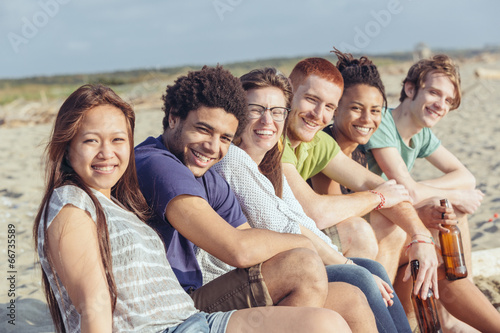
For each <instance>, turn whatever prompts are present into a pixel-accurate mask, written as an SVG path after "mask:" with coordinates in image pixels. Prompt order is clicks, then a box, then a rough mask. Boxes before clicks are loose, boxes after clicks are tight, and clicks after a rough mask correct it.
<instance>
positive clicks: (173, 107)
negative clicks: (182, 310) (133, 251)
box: [135, 66, 328, 312]
mask: <svg viewBox="0 0 500 333" xmlns="http://www.w3.org/2000/svg"><path fill="white" fill-rule="evenodd" d="M163 100H164V111H165V118H164V119H163V127H164V132H163V134H162V135H160V136H158V137H157V138H153V137H149V138H148V139H146V140H145V141H144V142H143V143H141V144H139V145H138V146H137V147H136V149H135V151H136V155H135V156H136V163H137V173H138V176H139V183H140V187H141V191H142V192H143V194H144V196H145V197H146V200H147V201H148V204H149V205H150V207H151V208H152V219H151V220H150V224H151V225H152V226H153V227H154V228H155V229H156V230H157V231H158V232H159V234H160V235H161V236H162V238H163V240H164V242H165V247H166V250H167V257H168V259H169V261H170V264H171V266H172V268H173V270H174V272H175V274H176V276H177V278H178V280H179V282H180V283H181V285H182V287H183V288H184V289H185V290H186V292H188V293H189V294H190V295H191V297H192V298H193V299H194V301H195V305H196V307H197V308H198V309H200V310H202V311H205V312H214V311H228V310H234V309H241V308H247V307H256V306H266V305H291V306H315V307H323V305H324V304H325V301H326V296H327V294H328V283H327V280H326V275H325V269H324V267H323V266H322V262H321V260H320V259H319V256H318V255H317V253H316V252H315V250H314V247H313V246H312V244H311V243H310V241H309V240H308V239H307V238H305V237H304V236H302V235H292V234H280V233H275V232H272V231H268V230H262V229H251V228H250V227H249V225H248V223H247V222H246V218H245V216H244V215H243V213H242V211H241V208H240V206H239V204H238V201H237V199H236V197H235V195H234V193H233V192H232V191H231V189H230V188H229V185H228V184H227V183H226V181H225V180H224V179H223V178H222V177H221V176H219V175H218V174H217V173H216V172H215V171H213V170H211V167H212V166H213V165H214V164H215V163H217V162H218V161H219V160H220V159H222V158H223V157H224V155H225V154H226V152H227V150H228V148H229V145H230V143H231V141H232V139H233V138H234V136H235V135H236V133H237V132H238V129H239V128H243V127H244V125H245V114H244V112H245V110H246V98H245V92H244V90H243V88H242V86H241V83H240V81H239V80H238V79H237V78H236V77H234V76H233V75H232V74H231V73H230V72H229V71H227V70H225V69H223V68H222V67H220V66H217V67H206V66H205V67H203V69H201V70H199V71H194V72H190V73H189V74H187V75H185V76H181V77H179V78H178V79H177V80H176V81H175V84H174V85H172V86H169V87H168V88H167V91H166V94H165V95H164V96H163ZM242 126H243V127H242ZM212 255H213V256H212ZM202 260H221V261H223V262H224V263H226V264H227V265H228V266H227V267H228V269H227V270H224V271H223V272H220V275H221V276H219V277H218V278H216V279H215V280H213V281H211V282H209V283H208V284H205V283H207V281H203V274H202V270H201V268H200V266H202V262H201V261H202ZM234 267H236V269H235V268H234Z"/></svg>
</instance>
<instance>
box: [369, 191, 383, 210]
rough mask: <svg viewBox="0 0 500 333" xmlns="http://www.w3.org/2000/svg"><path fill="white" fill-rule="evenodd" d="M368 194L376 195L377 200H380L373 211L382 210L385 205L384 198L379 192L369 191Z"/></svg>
mask: <svg viewBox="0 0 500 333" xmlns="http://www.w3.org/2000/svg"><path fill="white" fill-rule="evenodd" d="M369 192H371V193H373V194H376V195H378V196H379V198H380V203H379V204H378V206H377V207H375V210H379V209H382V208H384V205H385V197H384V195H383V194H382V193H380V192H377V191H371V190H370V191H369Z"/></svg>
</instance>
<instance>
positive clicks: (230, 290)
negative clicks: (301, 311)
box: [190, 264, 273, 313]
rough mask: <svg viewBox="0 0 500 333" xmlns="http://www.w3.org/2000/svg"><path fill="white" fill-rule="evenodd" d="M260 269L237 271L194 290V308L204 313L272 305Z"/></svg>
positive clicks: (258, 267) (256, 267)
mask: <svg viewBox="0 0 500 333" xmlns="http://www.w3.org/2000/svg"><path fill="white" fill-rule="evenodd" d="M261 267H262V264H257V265H255V266H252V267H249V268H237V269H235V270H233V271H231V272H229V273H226V274H224V275H222V276H219V277H218V278H217V279H215V280H213V281H211V282H209V283H207V284H206V285H204V286H202V287H200V288H198V289H196V290H195V291H193V292H192V293H191V294H190V296H191V298H192V299H193V301H194V305H195V306H196V308H197V309H199V310H200V311H204V312H207V313H211V312H216V311H230V310H238V309H247V308H253V307H258V306H271V305H273V300H272V298H271V295H270V294H269V291H268V290H267V286H266V284H265V282H264V278H263V277H262V272H261Z"/></svg>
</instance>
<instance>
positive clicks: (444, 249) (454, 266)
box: [439, 199, 467, 281]
mask: <svg viewBox="0 0 500 333" xmlns="http://www.w3.org/2000/svg"><path fill="white" fill-rule="evenodd" d="M439 203H440V204H441V206H443V207H451V206H450V203H449V202H448V200H447V199H441V200H440V201H439ZM442 226H443V228H446V229H448V230H449V231H450V232H448V233H444V232H441V231H440V232H439V242H440V243H441V255H442V256H443V261H444V267H445V269H446V278H447V279H448V280H452V281H453V280H458V279H463V278H464V277H467V267H466V266H465V258H464V247H463V245H462V236H461V233H460V229H459V228H458V226H456V225H444V224H443V225H442Z"/></svg>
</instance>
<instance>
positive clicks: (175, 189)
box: [135, 136, 246, 291]
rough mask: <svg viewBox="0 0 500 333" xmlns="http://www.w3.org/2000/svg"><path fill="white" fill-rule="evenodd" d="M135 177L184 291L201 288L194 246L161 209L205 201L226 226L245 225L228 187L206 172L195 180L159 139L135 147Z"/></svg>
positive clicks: (224, 182)
mask: <svg viewBox="0 0 500 333" xmlns="http://www.w3.org/2000/svg"><path fill="white" fill-rule="evenodd" d="M135 162H136V167H137V176H138V178H139V186H140V187H141V191H142V194H143V195H144V197H145V198H146V201H147V202H148V204H149V206H150V207H151V208H152V211H153V215H152V217H151V219H150V221H149V224H150V225H151V226H152V227H153V228H155V229H156V230H157V231H158V232H159V234H160V236H161V237H162V238H163V241H164V243H165V249H166V251H167V258H168V260H169V262H170V265H171V266H172V269H173V271H174V273H175V275H176V276H177V279H178V280H179V282H180V284H181V285H182V287H183V288H184V290H186V291H187V290H188V289H190V288H192V289H197V288H199V287H201V286H202V284H203V278H202V273H201V270H200V266H199V265H198V261H197V260H196V256H195V245H194V244H193V243H192V242H191V241H189V240H188V239H186V238H184V236H182V235H181V234H180V233H179V232H178V231H177V230H176V229H174V228H173V227H172V226H171V225H170V223H169V222H168V221H167V220H166V217H165V209H166V207H167V205H168V203H169V202H170V200H172V199H173V198H175V197H177V196H179V195H183V194H186V195H193V196H198V197H201V198H203V199H205V200H206V201H207V202H208V203H209V205H210V206H211V207H212V208H213V209H214V210H215V211H216V212H217V214H219V215H220V216H221V217H222V218H223V219H224V220H225V221H226V222H227V223H229V224H230V225H232V226H233V227H235V228H236V227H238V226H240V225H241V224H243V223H245V222H246V218H245V216H244V215H243V212H242V211H241V207H240V204H239V203H238V200H237V199H236V196H235V195H234V193H233V191H232V190H231V188H230V187H229V184H228V183H227V182H226V181H225V179H224V178H222V177H221V176H220V175H219V174H218V173H217V172H215V171H213V170H211V169H209V170H208V171H207V172H206V173H205V174H204V175H203V176H202V177H199V178H196V177H195V176H194V175H193V173H192V172H191V170H189V169H188V168H187V167H186V166H185V165H184V164H183V163H182V162H181V161H180V160H179V159H178V158H177V157H175V156H174V155H173V154H172V153H171V152H170V151H168V150H167V148H166V147H165V145H164V144H163V141H162V137H161V136H159V137H158V138H153V137H149V138H147V139H146V140H145V141H144V142H142V143H141V144H139V145H138V146H137V147H135Z"/></svg>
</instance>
